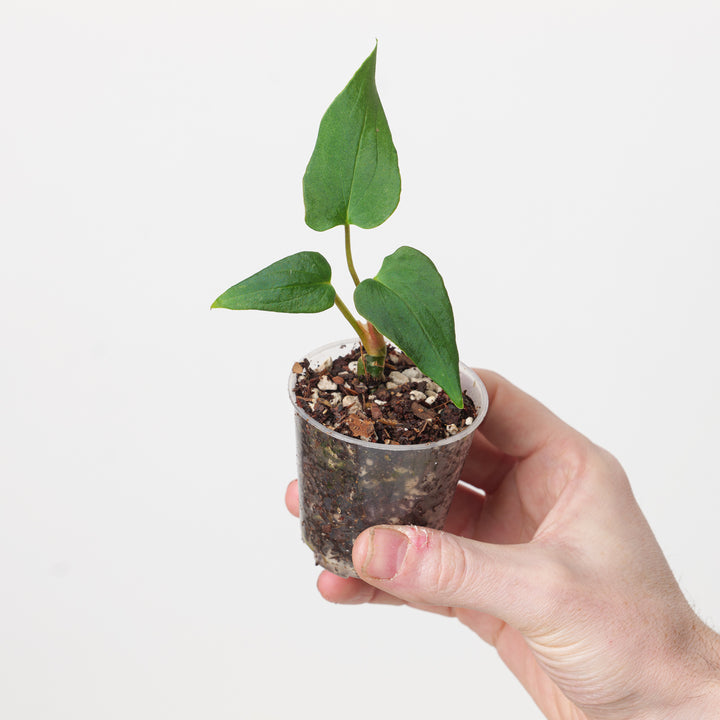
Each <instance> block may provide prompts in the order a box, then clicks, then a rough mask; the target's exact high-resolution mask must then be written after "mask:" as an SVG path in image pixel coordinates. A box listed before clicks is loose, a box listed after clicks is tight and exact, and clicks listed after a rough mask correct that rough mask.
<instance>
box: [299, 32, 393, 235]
mask: <svg viewBox="0 0 720 720" xmlns="http://www.w3.org/2000/svg"><path fill="white" fill-rule="evenodd" d="M376 56H377V43H376V44H375V48H374V49H373V51H372V52H371V53H370V55H369V57H368V58H367V59H366V60H365V62H364V63H363V64H362V65H361V67H360V69H359V70H358V71H357V72H356V73H355V75H354V76H353V78H352V80H350V82H349V83H348V84H347V86H346V87H345V89H344V90H343V91H342V92H341V93H340V94H339V95H338V96H337V97H336V98H335V100H334V101H333V103H332V105H330V107H329V108H328V109H327V111H326V113H325V115H324V116H323V118H322V120H321V122H320V130H319V131H318V138H317V142H316V144H315V149H314V150H313V154H312V156H311V158H310V162H309V163H308V166H307V169H306V170H305V176H304V177H303V196H304V199H305V222H306V223H307V224H308V225H309V226H310V227H311V228H312V229H313V230H318V231H322V230H328V229H329V228H332V227H335V226H336V225H351V224H352V225H357V226H358V227H361V228H373V227H377V226H378V225H380V224H381V223H383V222H385V220H387V219H388V218H389V217H390V215H392V213H393V211H394V210H395V208H396V207H397V204H398V202H399V201H400V171H399V169H398V160H397V151H396V150H395V146H394V145H393V141H392V136H391V134H390V128H389V127H388V123H387V118H386V117H385V112H384V110H383V108H382V105H381V104H380V97H379V96H378V92H377V87H376V86H375V60H376Z"/></svg>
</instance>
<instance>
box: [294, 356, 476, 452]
mask: <svg viewBox="0 0 720 720" xmlns="http://www.w3.org/2000/svg"><path fill="white" fill-rule="evenodd" d="M359 357H360V347H359V346H358V347H355V348H353V349H352V350H351V351H350V352H348V353H347V354H346V355H344V356H342V357H340V358H337V359H336V360H335V361H334V362H333V363H332V365H329V364H328V367H321V368H318V369H316V370H314V369H313V368H311V367H310V363H309V361H308V360H307V359H305V360H303V361H302V362H300V363H295V366H294V367H293V372H295V373H296V376H297V382H296V386H295V394H296V398H297V404H298V405H299V406H300V407H301V408H302V409H303V410H304V411H305V412H306V413H307V414H308V415H309V416H310V417H312V418H313V419H314V420H316V421H317V422H319V423H321V424H323V425H325V426H326V427H327V428H329V429H331V430H335V431H336V432H339V433H342V434H344V435H349V436H350V437H355V438H359V439H361V440H367V441H370V442H377V443H385V444H388V445H414V444H418V443H428V442H434V441H436V440H442V439H444V438H447V437H450V436H452V435H454V434H456V433H457V432H459V431H460V430H462V429H463V428H464V427H465V426H466V424H467V425H469V424H471V423H472V421H473V419H474V418H475V416H476V415H477V410H476V409H475V405H474V404H473V401H472V400H471V399H470V398H469V397H468V396H467V394H465V393H463V399H464V401H465V407H464V408H463V409H462V410H460V409H458V408H457V407H455V405H454V404H453V403H452V402H451V400H450V398H449V397H448V396H447V394H446V393H445V391H444V390H441V389H440V388H439V387H438V386H437V385H436V384H435V383H433V382H432V381H431V380H429V378H427V377H425V376H423V375H422V373H420V371H419V370H417V368H416V367H415V365H414V364H413V363H412V362H411V361H410V359H409V358H408V357H407V356H406V355H404V354H403V353H402V352H400V351H399V350H397V349H396V348H393V347H390V348H389V349H388V354H387V360H386V362H385V379H384V380H380V381H378V380H372V379H371V378H368V377H364V376H363V377H359V376H358V374H357V372H356V371H355V370H354V369H351V367H352V368H354V367H355V365H353V364H352V363H353V361H354V362H355V363H356V362H357V360H358V358H359ZM349 365H350V367H349ZM405 371H408V372H407V373H406V372H405ZM397 373H401V375H400V376H398V375H397ZM408 376H409V377H408ZM402 379H405V380H406V382H397V381H398V380H402ZM388 382H389V383H390V384H389V385H388Z"/></svg>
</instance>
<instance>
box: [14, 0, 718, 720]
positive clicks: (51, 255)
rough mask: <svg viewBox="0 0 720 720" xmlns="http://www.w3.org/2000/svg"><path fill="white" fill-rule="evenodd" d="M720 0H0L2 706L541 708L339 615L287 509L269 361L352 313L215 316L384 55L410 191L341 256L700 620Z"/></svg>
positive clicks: (413, 634)
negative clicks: (431, 266) (592, 477)
mask: <svg viewBox="0 0 720 720" xmlns="http://www.w3.org/2000/svg"><path fill="white" fill-rule="evenodd" d="M719 37H720V5H718V3H717V2H714V1H708V2H700V1H698V0H683V2H663V1H661V0H653V1H648V2H642V1H639V0H638V1H633V0H630V1H629V2H613V1H608V0H603V1H599V0H598V1H597V2H595V1H587V2H570V1H569V0H568V1H567V2H563V1H561V0H549V1H547V2H540V3H538V2H530V1H529V0H528V1H527V2H520V1H518V0H510V1H509V2H486V1H484V0H477V1H476V2H460V1H459V0H445V1H444V2H441V3H437V2H425V1H421V0H414V1H412V2H410V0H401V1H398V2H392V1H391V0H384V1H382V2H381V1H380V0H377V1H376V0H368V1H366V2H364V3H360V2H345V1H344V0H333V1H332V2H331V1H330V0H327V1H325V0H305V1H304V2H302V3H300V2H289V1H288V2H280V1H278V0H268V1H267V2H259V1H258V2H249V1H248V0H235V2H221V1H220V0H204V1H203V2H189V1H185V2H174V3H170V2H159V1H158V0H145V1H143V2H140V0H130V1H127V0H126V1H125V2H122V3H120V2H105V3H97V2H89V1H88V2H79V1H78V0H67V1H66V2H63V3H56V2H50V1H48V2H36V1H34V0H22V1H19V0H17V1H16V0H2V3H1V4H0V248H1V249H0V343H1V348H2V352H1V354H0V422H1V433H0V716H2V717H3V718H7V719H8V720H30V719H32V720H35V719H43V720H44V719H46V718H53V719H58V720H60V719H62V720H65V719H67V720H97V719H98V718H103V720H120V719H122V720H125V719H126V718H152V719H153V720H155V719H161V718H168V719H170V718H172V720H186V719H187V720H189V719H195V718H213V719H214V720H225V719H229V718H249V719H252V720H255V719H258V720H269V719H273V720H275V719H282V720H284V719H285V718H317V719H318V720H330V719H333V718H337V717H342V718H345V720H359V719H360V718H363V719H365V718H367V717H378V718H393V717H408V718H414V719H416V720H429V719H430V718H436V717H445V718H452V717H455V716H457V717H463V718H468V717H477V718H487V717H491V718H502V719H504V718H512V719H514V718H528V719H537V718H539V717H540V714H539V712H538V711H537V709H536V708H535V706H534V704H533V703H532V702H531V701H530V700H529V699H528V698H527V697H526V696H525V694H524V691H523V690H522V689H521V687H520V686H519V684H518V683H517V681H516V680H515V679H514V678H513V677H512V676H511V674H510V673H509V672H508V671H507V670H506V669H505V668H504V666H502V665H501V663H500V662H499V660H498V659H497V657H496V655H495V652H494V650H493V649H492V648H490V647H488V646H486V645H484V644H483V643H482V642H481V641H480V640H478V639H477V638H476V637H475V636H473V635H472V634H471V633H470V631H468V630H466V629H465V628H464V627H462V626H461V625H460V624H459V623H457V622H456V621H452V620H448V619H445V618H441V617H436V616H430V615H426V614H422V613H419V612H416V611H412V610H409V609H407V608H395V607H393V608H388V607H376V606H373V607H340V606H333V605H329V604H327V603H326V602H324V601H323V600H322V598H321V597H320V596H319V594H318V593H317V591H316V589H315V579H316V576H317V574H318V573H317V570H316V569H315V568H314V565H313V561H312V555H311V553H310V551H309V550H308V549H307V548H306V547H305V546H304V545H303V544H302V543H301V541H300V539H299V528H298V523H297V521H296V520H295V519H294V518H292V517H291V516H290V515H289V514H288V513H287V511H286V510H285V508H284V504H283V495H284V492H285V487H286V484H287V482H288V481H289V480H291V479H292V478H293V477H294V475H295V449H294V434H293V425H292V414H291V410H290V405H289V401H288V398H287V391H286V383H287V376H288V373H289V369H290V367H291V364H292V362H293V361H294V360H296V359H298V358H300V357H302V356H303V354H304V353H305V352H307V351H309V350H311V349H312V348H315V347H317V346H319V345H322V344H325V343H327V342H330V341H332V340H334V339H337V338H344V337H348V336H349V335H351V329H350V328H349V326H347V325H346V323H345V321H344V319H343V318H342V317H341V315H340V314H339V313H337V312H335V311H334V310H330V311H328V312H327V313H325V314H324V315H317V316H311V315H302V316H287V315H274V314H273V315H270V314H263V313H255V312H247V313H231V312H226V311H212V312H211V311H210V309H209V308H210V304H211V302H212V301H213V300H214V298H215V297H216V296H217V295H218V294H220V292H222V291H223V290H225V289H226V288H227V287H228V286H230V285H232V284H234V283H235V282H238V281H239V280H240V279H241V278H243V277H245V276H246V275H249V274H251V273H252V272H255V271H256V270H258V269H260V268H261V267H263V266H264V265H266V264H268V263H270V262H272V261H274V260H276V259H279V258H280V257H283V256H285V255H288V254H290V253H293V252H296V251H299V250H303V249H305V250H318V251H320V252H322V253H324V254H325V255H326V256H327V257H328V258H329V259H330V260H331V263H332V264H333V265H334V266H335V268H336V279H337V287H338V288H339V291H340V292H341V294H344V295H345V297H346V298H347V299H348V300H349V297H350V294H351V287H350V283H349V281H348V280H347V273H346V272H344V268H343V266H342V232H341V230H339V229H336V230H335V231H328V232H327V233H323V234H317V233H314V232H313V231H311V230H310V229H309V228H307V227H306V226H305V225H304V222H303V206H302V192H301V178H302V175H303V172H304V169H305V165H306V163H307V160H308V158H309V157H310V153H311V151H312V148H313V145H314V142H315V137H316V132H317V126H318V124H319V121H320V117H321V116H322V113H323V112H324V110H325V109H326V107H327V105H328V104H329V103H330V102H331V100H332V99H333V98H334V97H335V95H336V94H337V93H338V92H339V91H340V90H341V89H342V87H343V86H344V85H345V83H346V82H347V81H348V80H349V79H350V77H351V76H352V74H353V72H354V71H355V69H356V68H357V67H358V66H359V65H360V63H361V62H362V61H363V60H364V58H365V57H366V56H367V55H368V54H369V52H370V51H371V50H372V48H373V45H374V43H375V40H376V39H377V40H378V41H379V46H378V48H379V49H378V70H377V84H378V87H379V91H380V94H381V97H382V100H383V103H384V106H385V110H386V113H387V116H388V119H389V123H390V127H391V130H392V132H393V136H394V139H395V143H396V146H397V149H398V153H399V158H400V168H401V172H402V176H403V196H402V199H401V202H400V206H399V208H398V210H397V211H396V213H395V214H394V215H393V216H392V218H391V219H390V220H389V221H388V222H387V223H386V224H385V225H384V226H382V227H381V228H380V229H377V230H373V231H364V232H363V231H357V232H355V235H354V237H355V255H356V263H357V266H358V271H359V273H360V274H361V275H362V276H371V275H373V274H374V273H375V272H376V271H377V269H378V268H379V266H380V262H381V260H382V258H383V257H384V256H385V255H387V254H389V253H390V252H392V251H393V250H394V249H395V248H396V247H398V246H399V245H402V244H411V245H413V246H415V247H417V248H418V249H420V250H422V251H423V252H425V253H427V254H429V255H430V256H431V257H432V258H433V260H434V261H435V263H436V265H437V266H438V268H439V269H440V271H441V273H442V274H443V276H444V278H445V281H446V285H447V287H448V291H449V293H450V296H451V298H452V300H453V304H454V307H455V316H456V327H457V335H458V344H459V348H460V354H461V358H462V359H463V360H464V361H465V362H466V363H468V364H473V365H476V366H484V367H490V368H493V369H495V370H497V371H498V372H500V373H502V374H504V375H505V376H507V377H508V378H509V379H511V380H512V381H513V382H515V383H516V384H518V385H520V386H521V387H522V388H524V389H525V390H527V391H528V392H530V393H532V394H534V395H535V396H537V397H538V398H540V399H541V400H542V401H543V402H544V403H546V404H547V405H549V406H550V407H551V408H552V409H553V410H554V411H555V412H556V413H557V414H559V415H560V416H561V417H562V418H564V419H565V420H567V421H568V422H569V423H571V424H573V425H574V426H576V427H577V428H578V429H580V430H581V431H582V432H584V433H586V434H587V435H589V436H590V437H591V438H592V439H593V440H594V441H595V442H597V443H598V444H600V445H603V446H604V447H606V448H608V449H609V450H610V451H611V452H613V453H614V454H615V455H616V456H617V457H618V458H619V459H620V460H621V462H622V463H623V464H624V466H625V468H626V469H627V471H628V473H629V475H630V478H631V482H632V484H633V488H634V491H635V493H636V495H637V497H638V500H639V502H640V504H641V506H642V508H643V509H644V511H645V513H646V514H647V516H648V518H649V520H650V522H651V524H652V526H653V528H654V530H655V532H656V535H657V537H658V539H659V541H660V544H661V545H662V547H663V549H664V550H665V552H666V554H667V556H668V558H669V561H670V563H671V565H672V567H673V569H674V571H675V573H676V574H677V577H678V579H679V581H680V584H681V586H682V587H683V589H684V591H685V592H686V594H687V596H688V598H689V600H690V601H691V602H692V603H693V605H694V606H695V607H696V608H697V611H698V612H699V614H700V615H701V617H703V618H704V619H705V620H706V621H708V622H709V623H710V624H711V625H713V626H715V627H717V626H719V625H720V580H719V579H718V576H719V573H718V557H717V552H718V551H717V547H718V542H717V526H718V522H717V519H718V517H719V516H720V500H719V499H718V498H719V494H718V492H717V484H718V482H719V481H720V473H719V472H718V468H717V463H716V455H717V448H718V441H717V437H718V434H719V433H720V407H719V406H720V379H719V378H718V368H719V367H720V349H719V348H718V342H717V336H718V309H719V308H720V286H719V285H718V282H717V277H716V276H717V274H718V266H719V261H720V250H719V240H720V203H719V202H718V198H719V197H720V170H719V168H720V133H719V132H718V128H720V94H719V93H718V77H719V76H720V42H718V38H719Z"/></svg>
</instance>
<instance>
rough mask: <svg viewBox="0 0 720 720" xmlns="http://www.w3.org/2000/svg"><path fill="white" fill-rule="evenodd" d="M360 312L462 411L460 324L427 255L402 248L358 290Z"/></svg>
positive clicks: (356, 299) (356, 303)
mask: <svg viewBox="0 0 720 720" xmlns="http://www.w3.org/2000/svg"><path fill="white" fill-rule="evenodd" d="M354 299H355V307H356V308H357V310H358V312H359V313H360V314H361V315H362V316H363V317H364V318H366V319H367V320H369V321H370V322H371V323H372V324H373V325H374V326H375V327H376V328H377V329H378V330H379V331H380V332H381V333H382V334H383V335H385V336H386V337H388V338H389V339H390V340H391V341H392V342H394V343H395V344H396V345H397V346H398V347H399V348H400V349H401V350H402V351H403V352H404V353H405V354H406V355H407V356H408V357H409V358H410V359H411V360H412V361H413V362H414V363H415V364H416V365H417V366H418V367H419V368H420V370H422V372H423V373H425V375H427V376H428V377H429V378H431V379H432V380H434V381H435V382H436V383H437V384H438V385H440V387H441V388H442V389H443V390H445V392H446V393H447V394H448V396H449V397H450V399H451V400H452V402H453V403H455V405H456V406H457V407H462V406H463V399H462V390H461V388H460V367H459V358H458V350H457V343H456V341H455V320H454V318H453V311H452V306H451V305H450V299H449V298H448V295H447V291H446V290H445V284H444V283H443V280H442V277H440V273H439V272H438V271H437V268H436V267H435V265H434V264H433V262H432V260H430V258H429V257H427V255H424V254H423V253H421V252H420V251H419V250H415V249H414V248H411V247H401V248H398V249H397V250H396V251H395V252H394V253H393V254H392V255H388V256H387V257H386V258H385V259H384V260H383V264H382V267H381V268H380V272H379V273H378V274H377V275H376V276H375V277H374V278H372V279H369V280H363V281H362V282H361V283H360V284H359V285H358V286H357V288H355V295H354Z"/></svg>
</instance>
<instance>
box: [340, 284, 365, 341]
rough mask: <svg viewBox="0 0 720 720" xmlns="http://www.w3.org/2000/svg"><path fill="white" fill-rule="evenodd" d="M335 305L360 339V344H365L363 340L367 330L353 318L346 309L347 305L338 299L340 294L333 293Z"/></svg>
mask: <svg viewBox="0 0 720 720" xmlns="http://www.w3.org/2000/svg"><path fill="white" fill-rule="evenodd" d="M335 305H336V307H337V308H338V310H340V312H341V313H342V314H343V315H344V316H345V319H346V320H347V321H348V322H349V323H350V324H351V325H352V327H353V330H354V331H355V332H356V333H357V334H358V336H359V337H360V341H361V342H362V344H363V345H364V344H365V340H366V339H367V337H368V333H367V330H366V329H365V328H363V327H362V325H360V323H359V322H358V321H357V320H356V319H355V317H354V316H353V314H352V313H351V312H350V310H348V306H347V305H346V304H345V303H344V302H343V301H342V300H341V299H340V296H339V295H338V294H337V293H335Z"/></svg>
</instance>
